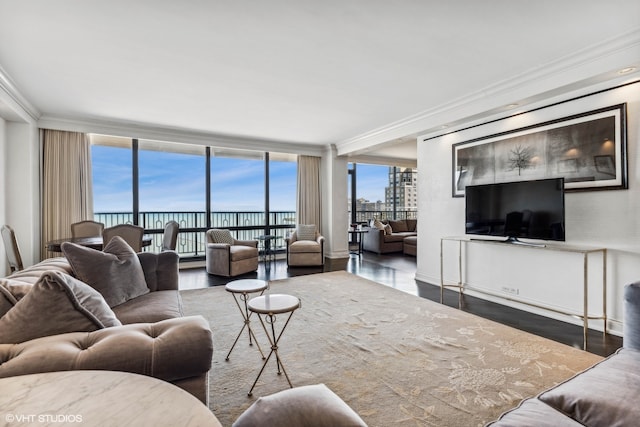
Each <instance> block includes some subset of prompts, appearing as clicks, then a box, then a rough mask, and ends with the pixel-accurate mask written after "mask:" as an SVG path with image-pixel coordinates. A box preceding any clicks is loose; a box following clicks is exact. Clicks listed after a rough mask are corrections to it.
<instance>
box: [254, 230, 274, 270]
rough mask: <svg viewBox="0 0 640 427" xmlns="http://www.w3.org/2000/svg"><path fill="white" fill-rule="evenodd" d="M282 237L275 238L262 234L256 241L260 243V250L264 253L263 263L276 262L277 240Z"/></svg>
mask: <svg viewBox="0 0 640 427" xmlns="http://www.w3.org/2000/svg"><path fill="white" fill-rule="evenodd" d="M279 238H280V236H273V235H270V234H262V235H260V236H258V237H256V239H257V240H258V242H260V248H261V251H260V252H261V253H262V261H263V262H264V263H267V262H271V261H275V260H276V247H275V246H276V240H278V239H279Z"/></svg>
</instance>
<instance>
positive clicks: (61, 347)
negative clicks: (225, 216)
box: [0, 252, 213, 404]
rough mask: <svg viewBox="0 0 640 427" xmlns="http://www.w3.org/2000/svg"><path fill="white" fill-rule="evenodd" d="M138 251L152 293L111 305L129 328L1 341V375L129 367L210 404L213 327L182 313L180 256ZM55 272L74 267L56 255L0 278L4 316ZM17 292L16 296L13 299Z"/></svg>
mask: <svg viewBox="0 0 640 427" xmlns="http://www.w3.org/2000/svg"><path fill="white" fill-rule="evenodd" d="M137 256H138V259H139V260H140V264H141V266H142V269H143V272H144V279H145V281H146V284H147V287H148V288H149V292H148V293H146V294H144V295H141V296H138V297H135V298H132V299H130V300H128V301H126V302H125V303H123V304H120V305H117V306H115V307H112V311H113V313H114V314H115V315H116V317H117V319H118V320H119V321H120V322H121V323H122V326H111V327H105V328H101V329H97V330H93V331H90V332H69V333H61V334H55V335H50V336H42V337H40V338H35V339H30V340H28V341H24V342H18V343H16V342H12V343H0V361H1V363H0V378H4V377H11V376H16V375H24V374H33V373H40V372H51V371H66V370H75V369H82V370H87V369H93V370H112V371H124V372H131V373H136V374H142V375H148V376H152V377H156V378H159V379H162V380H165V381H168V382H170V383H173V384H175V385H177V386H178V387H180V388H182V389H184V390H186V391H188V392H189V393H191V394H192V395H194V396H195V397H197V398H198V399H200V400H201V401H202V402H204V403H205V404H206V403H207V402H208V398H209V370H210V368H211V358H212V354H213V343H212V336H211V329H210V327H209V324H208V323H207V321H206V320H205V319H204V318H203V317H201V316H192V317H183V315H182V301H181V298H180V294H179V291H178V255H177V254H176V253H175V252H163V253H159V254H154V253H139V254H137ZM51 272H60V273H64V276H65V277H68V276H67V275H69V276H73V273H74V272H73V270H72V268H71V266H70V265H69V263H68V261H67V260H66V259H65V258H52V259H48V260H45V261H42V262H40V263H38V264H36V265H34V266H32V267H29V268H27V269H26V270H23V271H19V272H16V273H13V274H12V275H10V276H8V277H6V278H3V279H0V288H1V289H0V319H1V318H2V317H3V316H7V315H8V313H9V312H10V309H11V308H12V307H14V306H15V304H17V303H19V302H20V300H21V299H22V298H24V296H26V295H27V293H28V292H29V291H30V289H31V288H32V287H33V286H34V285H35V284H36V282H38V281H39V280H40V278H41V276H42V275H43V274H45V273H46V274H47V275H49V274H51ZM53 274H56V273H53ZM60 277H62V276H60ZM12 296H15V297H16V299H17V302H16V301H13V303H12V302H11V301H10V299H11V298H12ZM80 302H81V303H85V302H84V301H80ZM55 309H56V308H55V307H51V310H52V311H54V310H55Z"/></svg>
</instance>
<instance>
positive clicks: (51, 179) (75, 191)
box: [40, 129, 93, 259]
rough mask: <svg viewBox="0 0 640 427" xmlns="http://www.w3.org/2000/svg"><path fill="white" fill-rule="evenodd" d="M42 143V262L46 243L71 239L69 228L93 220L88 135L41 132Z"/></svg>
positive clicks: (49, 254) (46, 252) (56, 254)
mask: <svg viewBox="0 0 640 427" xmlns="http://www.w3.org/2000/svg"><path fill="white" fill-rule="evenodd" d="M40 140H41V143H42V246H41V247H42V249H41V257H42V259H45V258H51V257H53V256H60V254H59V253H56V252H48V251H47V250H46V248H45V244H46V242H48V241H49V240H53V239H60V238H63V237H69V236H71V224H72V223H74V222H78V221H83V220H85V219H93V186H92V181H91V144H90V142H89V137H88V135H86V134H84V133H78V132H66V131H57V130H50V129H41V130H40Z"/></svg>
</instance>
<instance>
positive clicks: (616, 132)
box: [452, 103, 628, 197]
mask: <svg viewBox="0 0 640 427" xmlns="http://www.w3.org/2000/svg"><path fill="white" fill-rule="evenodd" d="M626 115H627V104H626V103H625V104H619V105H614V106H611V107H607V108H602V109H598V110H594V111H589V112H586V113H582V114H577V115H574V116H570V117H565V118H562V119H557V120H552V121H548V122H544V123H540V124H536V125H532V126H527V127H523V128H519V129H514V130H510V131H507V132H501V133H498V134H494V135H489V136H485V137H481V138H476V139H472V140H470V141H465V142H461V143H458V144H455V145H454V146H453V150H452V151H453V152H452V154H453V196H454V197H462V196H464V189H465V187H466V186H467V185H475V184H490V183H496V182H510V181H524V180H532V179H544V178H559V177H563V178H564V182H565V191H586V190H613V189H626V188H628V184H627V132H626V128H627V125H626Z"/></svg>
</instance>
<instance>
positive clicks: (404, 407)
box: [182, 271, 602, 427]
mask: <svg viewBox="0 0 640 427" xmlns="http://www.w3.org/2000/svg"><path fill="white" fill-rule="evenodd" d="M269 292H270V293H272V294H275V293H286V294H291V295H295V296H297V297H299V298H300V299H301V301H302V307H301V308H300V309H299V310H297V311H296V312H295V313H294V314H293V317H292V319H291V322H290V323H289V326H288V327H287V329H286V330H285V332H284V334H283V337H282V339H281V341H280V349H279V352H280V355H281V358H282V361H283V363H284V366H285V368H286V370H287V373H288V374H289V377H290V378H291V381H292V383H293V385H294V386H301V385H308V384H318V383H324V384H326V385H327V386H328V387H329V388H330V389H331V390H333V391H334V392H335V393H336V394H337V395H338V396H340V397H341V398H342V399H343V400H344V401H345V402H347V403H348V404H349V406H351V407H352V408H353V409H354V410H355V411H356V412H358V414H360V416H361V417H362V418H363V419H364V421H365V422H367V424H368V425H369V426H371V427H377V426H380V427H389V426H483V425H484V424H485V423H487V422H488V421H491V420H494V419H496V418H497V417H498V416H499V415H500V414H501V413H502V412H504V411H505V410H507V409H509V408H512V407H514V406H516V405H517V404H518V402H520V401H521V400H522V399H524V398H527V397H530V396H535V395H536V394H538V393H539V392H540V391H542V390H544V389H546V388H548V387H550V386H552V385H554V384H556V383H558V382H560V381H563V380H564V379H566V378H569V377H571V376H573V375H574V374H575V373H577V372H579V371H582V370H584V369H585V368H587V367H589V366H591V365H593V364H594V363H596V362H597V361H599V360H601V359H602V358H601V357H599V356H596V355H593V354H590V353H587V352H584V351H582V350H579V349H575V348H572V347H569V346H566V345H564V344H560V343H557V342H554V341H551V340H548V339H545V338H540V337H537V336H535V335H532V334H529V333H526V332H522V331H519V330H516V329H513V328H511V327H508V326H504V325H501V324H498V323H495V322H492V321H490V320H486V319H483V318H480V317H477V316H474V315H472V314H469V313H465V312H462V311H459V310H456V309H454V308H449V307H446V306H443V305H441V304H438V303H435V302H432V301H429V300H426V299H423V298H420V297H417V296H413V295H410V294H407V293H404V292H402V291H398V290H396V289H393V288H390V287H387V286H384V285H381V284H378V283H375V282H372V281H370V280H366V279H363V278H360V277H358V276H355V275H352V274H350V273H347V272H342V271H340V272H331V273H322V274H313V275H308V276H298V277H294V278H290V279H284V280H278V281H273V282H271V283H270V290H269ZM182 297H183V305H184V312H185V315H195V314H200V315H203V316H204V317H205V318H206V319H207V320H208V321H209V323H210V325H211V329H212V331H213V339H214V349H215V350H214V356H213V365H212V368H211V372H210V390H211V395H210V401H211V404H210V406H211V409H212V410H213V412H214V414H215V415H216V416H217V417H218V418H219V419H220V422H221V423H222V424H223V425H224V426H225V427H226V426H230V425H231V424H232V423H233V421H234V420H235V419H236V418H237V417H238V416H239V415H240V414H241V413H242V412H243V411H244V410H245V409H246V408H247V407H249V406H250V405H251V404H252V403H253V402H254V401H255V400H256V399H257V398H258V397H260V396H266V395H268V394H272V393H274V392H277V391H280V390H284V389H286V388H288V384H287V382H286V379H285V377H284V375H280V376H279V375H277V374H276V366H275V360H274V358H272V360H271V361H270V362H269V364H268V365H267V368H266V370H265V372H264V373H263V374H262V377H261V379H260V381H259V382H258V384H257V386H256V388H255V390H254V392H253V396H252V397H248V396H247V392H248V391H249V389H250V388H251V385H252V383H253V381H254V380H255V378H256V376H257V374H258V372H259V370H260V367H261V366H262V359H261V357H260V354H259V352H258V350H257V348H256V347H255V345H254V346H253V347H250V346H249V342H248V338H247V336H246V334H245V335H243V336H242V337H241V338H240V341H239V342H238V345H237V346H236V348H235V349H234V350H233V352H232V353H231V357H230V360H229V361H225V356H226V354H227V352H228V350H229V348H230V347H231V345H232V344H233V340H234V339H235V337H236V335H237V333H238V331H239V330H240V328H241V326H242V317H241V315H240V312H239V311H238V307H237V306H236V304H235V303H234V302H233V296H232V295H231V294H230V293H228V292H226V291H225V290H224V287H222V286H219V287H215V288H208V289H199V290H190V291H182ZM252 319H253V321H252V325H253V326H254V328H255V331H256V335H257V337H258V339H259V341H260V343H261V346H262V349H263V351H268V349H269V345H268V341H267V339H266V336H265V333H264V330H263V329H262V327H261V326H260V323H259V321H258V320H257V319H256V318H252ZM285 320H286V316H285V315H279V316H278V317H277V320H276V329H279V327H280V326H282V324H283V323H284V321H285Z"/></svg>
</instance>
